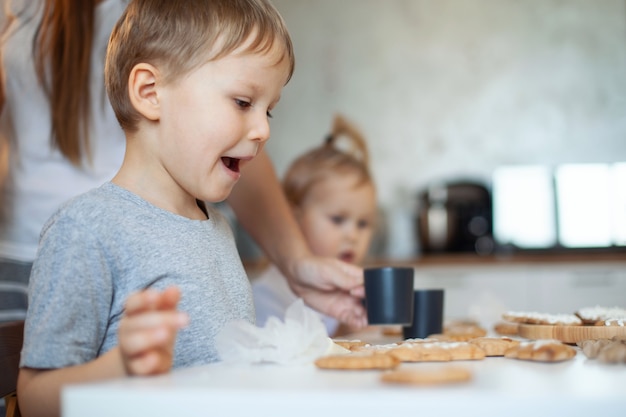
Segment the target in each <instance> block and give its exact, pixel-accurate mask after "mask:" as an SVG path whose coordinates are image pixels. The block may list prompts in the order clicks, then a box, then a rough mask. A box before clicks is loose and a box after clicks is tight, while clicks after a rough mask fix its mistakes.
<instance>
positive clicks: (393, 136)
mask: <svg viewBox="0 0 626 417" xmlns="http://www.w3.org/2000/svg"><path fill="white" fill-rule="evenodd" d="M274 4H275V5H276V6H277V8H278V9H279V10H280V12H281V13H282V14H283V17H284V18H285V20H286V22H287V25H288V26H289V28H290V31H291V34H292V37H293V41H294V45H295V51H296V60H297V63H296V72H295V75H294V77H293V79H292V80H291V82H290V83H289V84H288V85H287V87H286V88H285V90H284V93H283V98H282V100H281V103H280V104H279V106H278V108H277V109H276V110H275V112H274V113H275V118H274V119H273V121H272V139H271V140H270V141H269V144H268V148H269V150H270V153H271V155H272V157H273V159H274V161H275V163H276V166H277V169H278V171H279V174H282V173H283V172H284V170H285V168H286V166H287V165H288V164H289V162H290V161H291V160H292V159H293V158H294V157H295V156H296V155H297V154H299V153H300V152H302V151H304V150H305V149H307V148H309V147H311V146H314V145H316V144H318V143H319V141H320V140H321V139H322V137H323V136H324V135H325V133H326V132H327V131H328V129H329V124H330V120H331V116H332V113H333V112H335V111H340V112H343V113H345V114H346V115H347V116H348V117H350V118H351V119H352V120H354V121H355V122H356V123H357V124H358V125H360V127H361V128H362V129H363V131H364V132H365V134H366V136H367V137H368V139H369V143H370V147H371V150H372V155H373V162H372V164H373V166H372V168H373V172H374V175H375V177H376V180H377V185H378V188H379V193H380V202H381V205H382V206H383V207H388V206H390V205H393V204H397V203H398V201H399V195H401V192H400V191H401V190H402V189H404V190H405V191H407V190H408V191H409V192H413V191H414V190H415V189H417V188H418V187H420V186H422V185H424V184H425V183H427V182H428V181H430V180H433V179H440V178H447V177H458V176H462V175H470V176H472V177H478V178H484V179H487V180H488V179H489V176H490V174H491V172H492V170H493V169H494V168H495V167H497V166H499V165H503V164H519V163H524V164H528V163H539V164H546V165H554V164H557V163H562V162H616V161H626V1H625V0H596V1H589V0H566V1H565V0H384V1H383V0H274Z"/></svg>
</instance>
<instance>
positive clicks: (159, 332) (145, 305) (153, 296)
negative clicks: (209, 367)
mask: <svg viewBox="0 0 626 417" xmlns="http://www.w3.org/2000/svg"><path fill="white" fill-rule="evenodd" d="M179 300H180V290H179V289H178V288H176V287H170V288H168V289H166V290H164V291H163V292H158V291H155V290H145V291H141V292H138V293H135V294H132V295H131V296H129V297H128V299H127V300H126V312H125V314H124V317H123V318H122V320H121V322H120V327H119V330H118V339H119V346H120V351H121V354H122V361H123V363H124V369H125V370H126V373H127V374H128V375H154V374H160V373H164V372H167V371H169V369H170V368H171V367H172V362H173V357H174V343H175V341H176V334H177V333H178V330H179V329H181V328H183V327H185V326H186V325H187V323H188V321H189V318H188V316H187V315H186V314H185V313H183V312H180V311H178V310H177V309H176V308H177V306H178V302H179Z"/></svg>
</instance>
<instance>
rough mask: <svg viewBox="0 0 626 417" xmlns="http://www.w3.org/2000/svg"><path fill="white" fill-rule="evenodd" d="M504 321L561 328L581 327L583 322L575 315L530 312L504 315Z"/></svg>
mask: <svg viewBox="0 0 626 417" xmlns="http://www.w3.org/2000/svg"><path fill="white" fill-rule="evenodd" d="M502 319H504V320H506V321H511V322H514V323H524V324H547V325H560V326H580V325H582V324H583V322H582V320H581V319H580V318H579V317H578V316H576V315H575V314H550V313H537V312H530V311H508V312H506V313H504V314H502Z"/></svg>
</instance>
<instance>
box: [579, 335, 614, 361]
mask: <svg viewBox="0 0 626 417" xmlns="http://www.w3.org/2000/svg"><path fill="white" fill-rule="evenodd" d="M576 344H577V345H578V346H580V348H581V349H582V351H583V353H584V354H585V356H586V357H587V358H589V359H598V360H599V361H600V362H603V363H626V340H620V339H619V338H613V339H590V340H583V341H580V342H578V343H576Z"/></svg>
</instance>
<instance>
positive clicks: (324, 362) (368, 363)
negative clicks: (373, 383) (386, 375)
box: [315, 353, 400, 370]
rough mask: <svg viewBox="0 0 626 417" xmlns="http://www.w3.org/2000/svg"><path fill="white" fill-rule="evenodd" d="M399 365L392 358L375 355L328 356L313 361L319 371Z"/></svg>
mask: <svg viewBox="0 0 626 417" xmlns="http://www.w3.org/2000/svg"><path fill="white" fill-rule="evenodd" d="M399 364H400V361H399V360H398V359H396V358H394V357H393V356H390V355H382V354H376V353H361V354H359V353H351V354H347V355H330V356H323V357H321V358H318V359H317V360H316V361H315V366H317V367H318V368H321V369H353V370H366V369H393V368H395V367H396V366H398V365H399Z"/></svg>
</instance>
